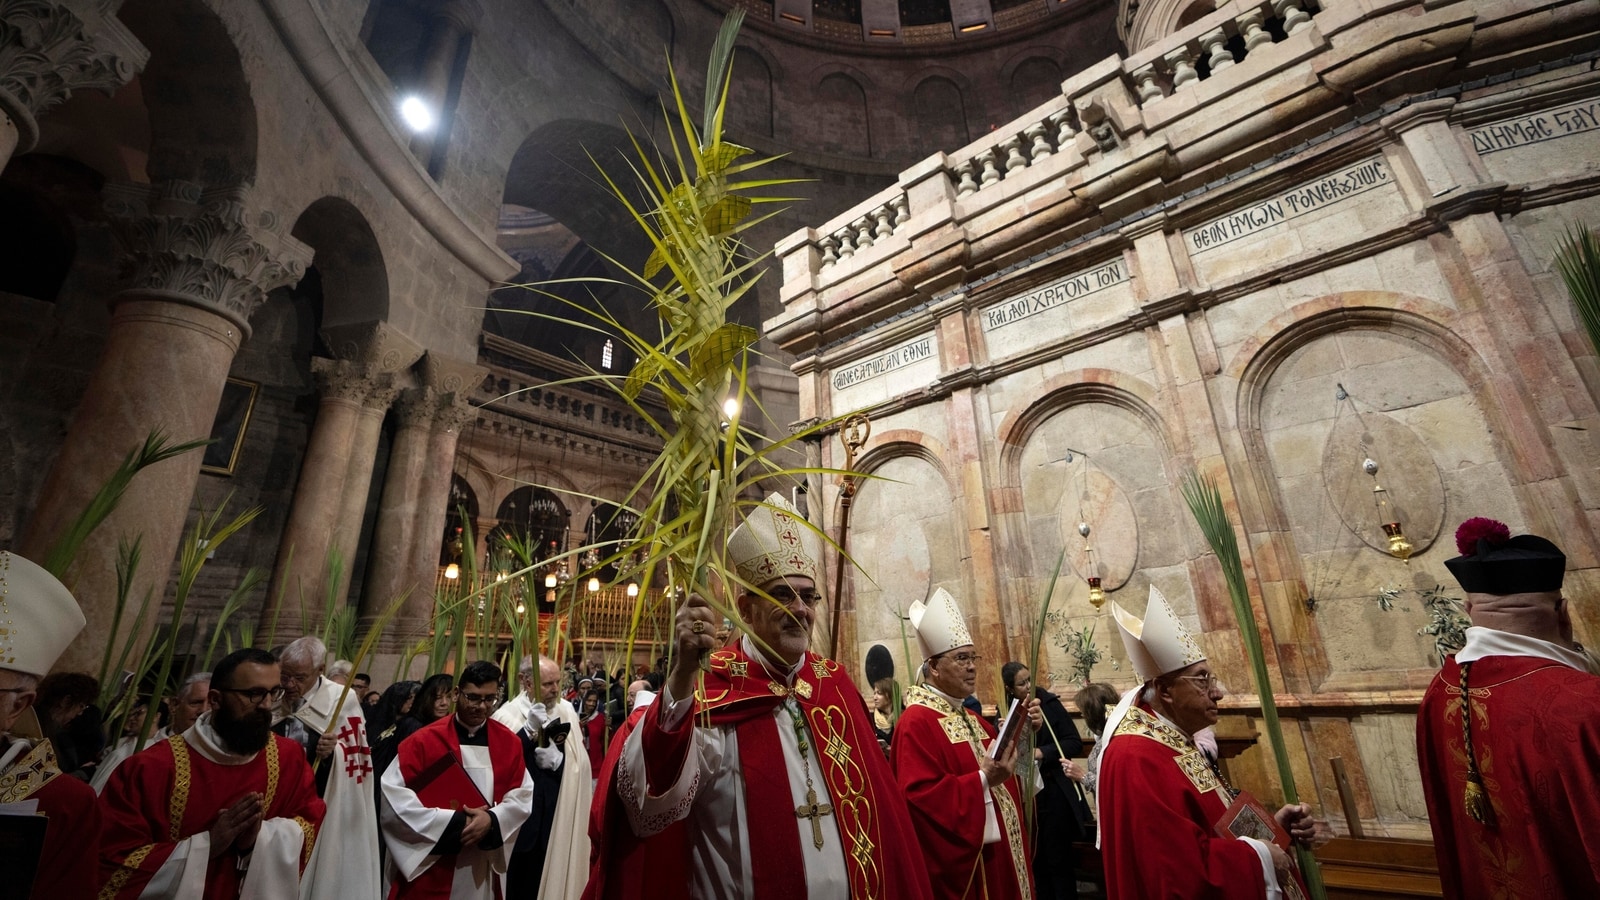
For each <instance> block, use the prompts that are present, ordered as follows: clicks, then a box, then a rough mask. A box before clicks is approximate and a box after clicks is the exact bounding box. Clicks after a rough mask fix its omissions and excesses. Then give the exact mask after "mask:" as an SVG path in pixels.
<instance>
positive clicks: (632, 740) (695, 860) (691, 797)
mask: <svg viewBox="0 0 1600 900" xmlns="http://www.w3.org/2000/svg"><path fill="white" fill-rule="evenodd" d="M740 641H741V645H742V647H743V649H744V652H745V653H746V654H747V655H749V657H750V658H751V659H752V660H755V661H757V662H759V663H761V664H762V665H763V666H764V667H765V668H766V670H767V674H768V675H770V676H771V677H772V679H773V680H774V681H778V682H781V683H783V684H784V685H792V684H794V676H795V674H796V673H797V672H798V671H799V670H800V664H796V665H795V666H792V667H791V666H784V665H782V664H780V663H773V662H771V661H770V659H768V657H767V656H766V655H765V654H763V653H761V652H760V650H759V649H757V648H756V647H755V646H754V645H753V644H752V643H751V642H750V639H749V638H748V637H743V638H740ZM802 663H803V661H802ZM794 702H795V701H794V699H793V698H789V699H786V700H785V701H784V703H783V704H782V705H780V706H778V707H777V708H776V709H774V710H773V712H772V716H773V718H774V720H775V724H776V725H777V728H778V743H779V745H780V746H782V748H783V758H782V759H781V760H778V759H774V760H772V763H771V767H770V768H765V767H764V768H765V771H762V772H757V773H752V774H751V777H753V778H773V777H776V776H777V771H778V767H779V766H782V768H783V771H784V772H785V773H787V775H788V780H789V794H790V796H791V797H792V798H793V801H794V806H793V807H791V808H790V809H789V810H787V811H772V810H766V811H763V813H762V814H764V815H781V814H783V813H784V812H787V814H788V815H794V812H793V810H794V808H795V807H799V806H801V805H804V804H805V802H806V779H805V765H806V764H807V763H803V762H802V759H801V756H800V742H799V739H798V738H797V737H796V735H795V726H794V717H793V715H792V714H791V709H793V708H794ZM655 705H656V709H655V710H652V711H650V712H647V713H645V715H647V716H656V715H659V716H662V717H663V718H662V720H661V721H662V724H663V725H664V726H665V727H666V728H667V729H668V730H676V729H677V728H678V727H680V726H681V727H686V728H687V727H691V726H692V727H693V728H694V730H695V731H694V742H693V744H691V745H690V748H689V755H688V758H687V759H686V760H685V762H684V765H683V771H682V772H680V773H679V774H678V778H677V780H676V781H675V782H673V783H672V784H670V785H655V784H651V785H649V786H648V789H646V778H645V765H644V751H643V744H642V737H643V734H644V727H643V726H644V723H643V722H642V721H641V722H640V723H639V727H636V728H634V730H633V731H632V732H631V733H630V734H629V735H628V740H627V742H626V743H625V744H624V745H623V748H622V759H621V763H620V765H618V767H617V790H618V793H619V794H620V796H621V797H622V798H623V804H622V805H623V807H624V808H625V809H626V810H627V812H628V821H629V825H630V826H631V827H632V829H633V832H634V834H636V835H638V836H639V837H649V836H651V835H653V834H656V833H659V832H660V831H661V830H662V829H664V828H666V827H667V826H668V825H670V824H672V823H673V822H675V821H678V820H679V819H684V818H687V819H688V829H689V848H690V858H691V860H692V867H693V874H692V879H693V881H692V884H691V885H690V889H691V893H692V894H693V896H694V897H695V898H696V900H742V898H746V897H750V896H751V895H752V894H754V892H755V890H754V884H753V882H752V879H751V871H750V859H751V854H752V853H753V852H755V851H756V850H758V849H759V848H753V847H751V846H750V831H749V826H748V822H749V819H750V817H751V811H750V810H749V809H748V807H747V806H746V804H745V797H744V794H745V791H744V779H745V775H744V772H743V771H742V766H741V763H740V760H739V737H738V735H737V734H736V733H735V731H734V729H733V728H731V727H705V726H703V725H701V724H700V723H698V722H694V723H689V722H686V721H685V720H686V719H688V718H689V712H690V709H691V707H692V705H693V704H692V701H691V700H689V699H685V700H676V701H675V699H674V698H673V697H672V694H671V692H670V691H668V690H666V689H665V688H663V689H662V692H661V696H660V697H658V698H657V699H656V704H655ZM802 720H803V717H802ZM807 731H808V733H809V731H810V728H809V726H807ZM807 743H809V744H810V745H811V746H812V747H813V748H815V747H816V746H817V741H816V740H815V738H814V737H810V736H809V734H808V737H807ZM807 762H808V763H809V765H810V767H811V782H812V787H813V788H814V789H815V790H816V792H817V802H818V803H826V804H828V805H832V804H833V798H832V797H830V796H829V793H828V785H827V781H826V780H825V779H824V778H823V775H822V769H821V767H820V766H819V765H818V762H817V759H816V752H815V750H813V751H811V752H810V753H809V754H808V759H807ZM835 818H836V817H835V816H831V815H830V816H824V817H823V818H822V819H821V820H820V821H821V824H822V848H821V849H820V850H819V849H817V847H816V844H815V843H813V842H812V839H811V824H810V822H809V821H802V822H799V823H798V827H797V829H796V832H797V838H798V840H799V842H800V855H801V859H802V860H804V862H805V884H806V896H807V897H814V898H822V897H829V898H832V897H848V896H849V895H850V874H849V871H848V870H847V869H846V868H845V861H844V843H843V840H842V838H841V837H840V836H839V825H838V823H837V822H836V821H835Z"/></svg>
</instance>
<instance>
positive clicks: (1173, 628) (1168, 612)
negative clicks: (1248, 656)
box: [1111, 584, 1206, 682]
mask: <svg viewBox="0 0 1600 900" xmlns="http://www.w3.org/2000/svg"><path fill="white" fill-rule="evenodd" d="M1111 614H1112V617H1113V618H1115V619H1116V620H1117V630H1118V631H1120V632H1122V645H1123V646H1124V647H1126V648H1127V649H1128V662H1129V663H1131V664H1132V665H1133V671H1134V672H1136V673H1138V675H1139V680H1141V681H1146V682H1149V681H1154V680H1155V679H1157V678H1159V677H1161V676H1162V675H1165V674H1167V673H1168V672H1176V671H1178V670H1179V669H1186V668H1188V667H1189V666H1192V665H1194V664H1195V663H1197V662H1200V661H1201V660H1203V659H1205V658H1206V655H1205V653H1204V651H1202V650H1201V649H1200V645H1199V644H1198V643H1196V642H1195V639H1194V637H1193V636H1192V635H1190V634H1189V629H1187V628H1185V627H1183V623H1182V622H1179V621H1178V616H1177V614H1176V613H1174V612H1173V611H1172V606H1171V605H1170V604H1169V603H1167V598H1166V597H1163V596H1162V595H1161V592H1160V591H1158V590H1156V586H1155V585H1153V584H1152V585H1150V604H1149V605H1148V606H1147V607H1145V611H1144V620H1143V621H1140V619H1139V617H1138V616H1135V615H1134V614H1133V613H1130V612H1128V611H1127V610H1125V609H1123V608H1122V607H1121V606H1119V605H1118V604H1117V602H1116V601H1115V600H1113V601H1111Z"/></svg>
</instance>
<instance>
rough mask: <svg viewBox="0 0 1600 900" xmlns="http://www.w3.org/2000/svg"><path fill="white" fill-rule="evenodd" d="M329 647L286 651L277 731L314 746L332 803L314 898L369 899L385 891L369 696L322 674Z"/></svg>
mask: <svg viewBox="0 0 1600 900" xmlns="http://www.w3.org/2000/svg"><path fill="white" fill-rule="evenodd" d="M327 656H328V650H327V647H326V646H324V645H323V643H322V641H320V640H318V639H317V638H315V637H312V636H310V635H307V636H305V637H302V638H299V639H297V640H295V641H293V642H291V643H290V644H289V645H288V646H287V647H284V648H283V652H282V653H280V654H278V666H279V668H280V670H281V683H282V685H283V703H282V704H281V705H280V706H279V707H278V715H279V718H278V720H277V722H275V723H274V724H273V726H272V728H273V730H274V731H276V732H277V733H279V734H281V735H283V736H284V737H287V738H290V739H291V740H294V741H295V742H296V743H298V744H300V746H302V747H305V748H306V755H307V758H308V759H309V760H310V761H311V764H312V766H313V767H314V768H315V769H316V773H317V791H318V793H320V794H321V795H322V799H323V800H324V801H325V802H326V803H327V804H328V813H327V817H326V818H325V819H324V820H323V831H322V838H321V840H319V841H317V843H316V846H315V847H314V848H313V849H312V855H311V862H310V863H309V864H308V865H307V866H306V874H305V878H304V879H302V880H301V891H300V894H301V897H302V898H307V900H340V898H351V900H367V898H376V897H378V896H379V895H380V894H381V893H382V890H383V886H382V872H381V870H380V869H379V866H378V808H377V796H376V793H375V791H374V790H373V785H372V781H373V779H375V778H377V777H378V774H379V773H376V772H374V771H373V770H372V750H371V746H370V745H369V744H368V743H367V722H366V716H365V715H364V714H363V713H362V712H361V697H360V696H359V695H358V694H357V693H356V692H355V691H353V690H350V689H349V688H347V687H345V686H344V685H342V684H339V683H337V682H334V681H331V680H329V679H328V678H327V677H326V676H324V675H323V674H322V667H323V661H324V660H325V659H327Z"/></svg>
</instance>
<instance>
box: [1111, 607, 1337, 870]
mask: <svg viewBox="0 0 1600 900" xmlns="http://www.w3.org/2000/svg"><path fill="white" fill-rule="evenodd" d="M1111 611H1112V613H1113V614H1114V617H1115V618H1116V621H1117V629H1118V630H1119V631H1121V632H1122V642H1123V645H1124V646H1125V647H1126V648H1127V651H1128V661H1129V662H1130V663H1132V665H1133V670H1134V672H1136V673H1137V674H1138V676H1139V679H1140V680H1141V681H1142V682H1143V686H1142V688H1135V689H1133V690H1131V691H1129V692H1128V693H1127V694H1125V695H1124V696H1123V698H1122V702H1121V703H1119V704H1118V705H1117V708H1116V709H1115V710H1113V711H1112V713H1111V715H1110V716H1109V717H1107V719H1106V727H1105V735H1106V740H1105V741H1104V743H1103V744H1102V745H1101V746H1100V747H1096V748H1095V753H1096V754H1097V755H1096V756H1094V757H1093V758H1091V760H1090V766H1091V767H1092V769H1093V770H1094V771H1095V772H1096V774H1097V779H1098V783H1097V790H1098V801H1099V816H1100V843H1101V851H1102V852H1101V857H1102V859H1103V860H1104V864H1105V874H1106V896H1107V897H1109V898H1110V900H1135V898H1144V897H1217V898H1223V900H1260V898H1263V897H1267V898H1275V897H1297V896H1304V888H1303V887H1301V885H1300V883H1299V878H1298V876H1297V875H1296V874H1295V872H1294V868H1293V865H1292V864H1291V862H1290V857H1289V855H1288V854H1287V853H1285V852H1284V850H1283V849H1282V848H1281V847H1280V846H1279V845H1278V844H1275V843H1271V842H1269V841H1266V840H1258V839H1256V838H1254V837H1240V838H1238V839H1235V838H1232V837H1221V836H1219V833H1218V831H1217V826H1218V824H1219V822H1221V821H1222V819H1223V818H1224V816H1225V815H1226V814H1227V812H1228V810H1229V809H1230V807H1232V805H1233V803H1234V801H1235V799H1236V798H1237V797H1238V794H1239V792H1238V791H1235V790H1234V789H1233V788H1232V787H1231V786H1229V784H1228V782H1227V780H1226V779H1225V778H1224V777H1223V775H1222V770H1221V769H1219V768H1217V765H1216V762H1215V761H1214V760H1212V759H1211V757H1209V756H1207V755H1206V754H1204V753H1202V752H1201V750H1200V748H1199V747H1198V746H1197V745H1196V744H1195V740H1194V735H1195V733H1196V732H1198V731H1200V730H1201V729H1204V728H1206V727H1208V726H1212V725H1215V724H1217V701H1219V700H1221V699H1222V696H1223V692H1222V687H1221V685H1219V684H1218V683H1217V678H1216V676H1215V675H1214V674H1212V671H1211V665H1210V663H1208V662H1207V661H1206V656H1205V653H1203V652H1202V651H1201V649H1200V645H1199V644H1198V643H1196V642H1195V640H1194V638H1193V637H1192V636H1191V635H1190V634H1189V631H1188V629H1186V628H1184V627H1183V623H1181V622H1179V621H1178V617H1177V615H1176V614H1174V613H1173V611H1172V607H1171V606H1169V605H1168V604H1167V600H1166V598H1165V597H1163V596H1162V595H1161V592H1160V591H1158V590H1156V589H1155V586H1154V585H1152V586H1151V588H1150V602H1149V605H1148V606H1147V607H1146V609H1145V614H1144V619H1142V620H1141V619H1139V618H1138V617H1137V616H1134V615H1133V614H1132V613H1130V612H1128V611H1127V610H1125V609H1123V608H1122V607H1121V606H1119V605H1117V604H1116V603H1112V604H1111ZM1268 815H1273V817H1274V818H1275V819H1276V820H1277V824H1278V825H1279V826H1281V828H1282V830H1283V831H1285V832H1287V833H1288V834H1289V835H1290V836H1292V837H1293V838H1294V839H1296V840H1302V841H1303V840H1309V839H1310V837H1311V834H1312V832H1313V829H1314V825H1315V823H1314V822H1313V821H1312V819H1311V808H1310V807H1309V806H1306V805H1304V804H1299V805H1295V806H1285V807H1283V808H1281V809H1279V810H1278V811H1277V813H1276V814H1272V813H1268ZM1234 833H1238V832H1237V831H1235V832H1234Z"/></svg>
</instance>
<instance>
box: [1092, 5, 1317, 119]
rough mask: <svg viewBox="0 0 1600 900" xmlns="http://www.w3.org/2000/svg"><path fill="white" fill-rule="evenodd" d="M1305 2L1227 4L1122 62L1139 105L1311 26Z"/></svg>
mask: <svg viewBox="0 0 1600 900" xmlns="http://www.w3.org/2000/svg"><path fill="white" fill-rule="evenodd" d="M1313 9H1314V7H1313V6H1312V4H1311V3H1310V2H1309V0H1256V2H1240V0H1235V2H1232V3H1227V4H1224V5H1223V6H1222V8H1221V9H1218V10H1217V11H1216V12H1213V13H1211V14H1210V15H1208V16H1206V17H1205V18H1203V19H1200V20H1198V21H1196V22H1193V23H1191V24H1190V25H1189V26H1188V27H1187V28H1185V29H1183V30H1182V31H1180V32H1177V33H1176V34H1173V35H1170V36H1168V37H1167V38H1165V39H1163V40H1160V41H1157V42H1156V43H1155V44H1153V45H1151V46H1150V47H1147V48H1145V49H1144V50H1141V51H1140V52H1138V53H1136V54H1134V55H1133V56H1130V57H1128V58H1127V59H1126V60H1124V61H1123V70H1124V71H1125V72H1126V73H1127V78H1128V84H1129V86H1130V87H1132V88H1133V93H1134V96H1136V97H1138V98H1139V105H1140V106H1141V107H1143V106H1147V105H1149V104H1151V103H1155V102H1158V101H1160V100H1163V99H1165V98H1166V97H1167V96H1169V95H1171V94H1173V93H1177V92H1181V91H1183V90H1185V89H1187V88H1189V87H1192V86H1193V85H1196V84H1198V83H1200V82H1201V81H1204V80H1206V79H1207V78H1210V77H1211V76H1212V75H1214V74H1216V73H1218V72H1222V71H1224V70H1226V69H1228V68H1231V67H1233V66H1235V65H1238V64H1240V63H1242V62H1244V61H1245V60H1247V59H1248V58H1249V56H1250V54H1251V53H1252V52H1254V51H1255V50H1256V49H1257V48H1259V47H1262V46H1265V45H1268V44H1272V43H1274V42H1276V41H1278V40H1283V39H1286V38H1288V37H1289V36H1291V35H1295V34H1298V33H1300V32H1301V31H1304V30H1305V29H1306V28H1308V27H1310V25H1311V16H1312V12H1313Z"/></svg>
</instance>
